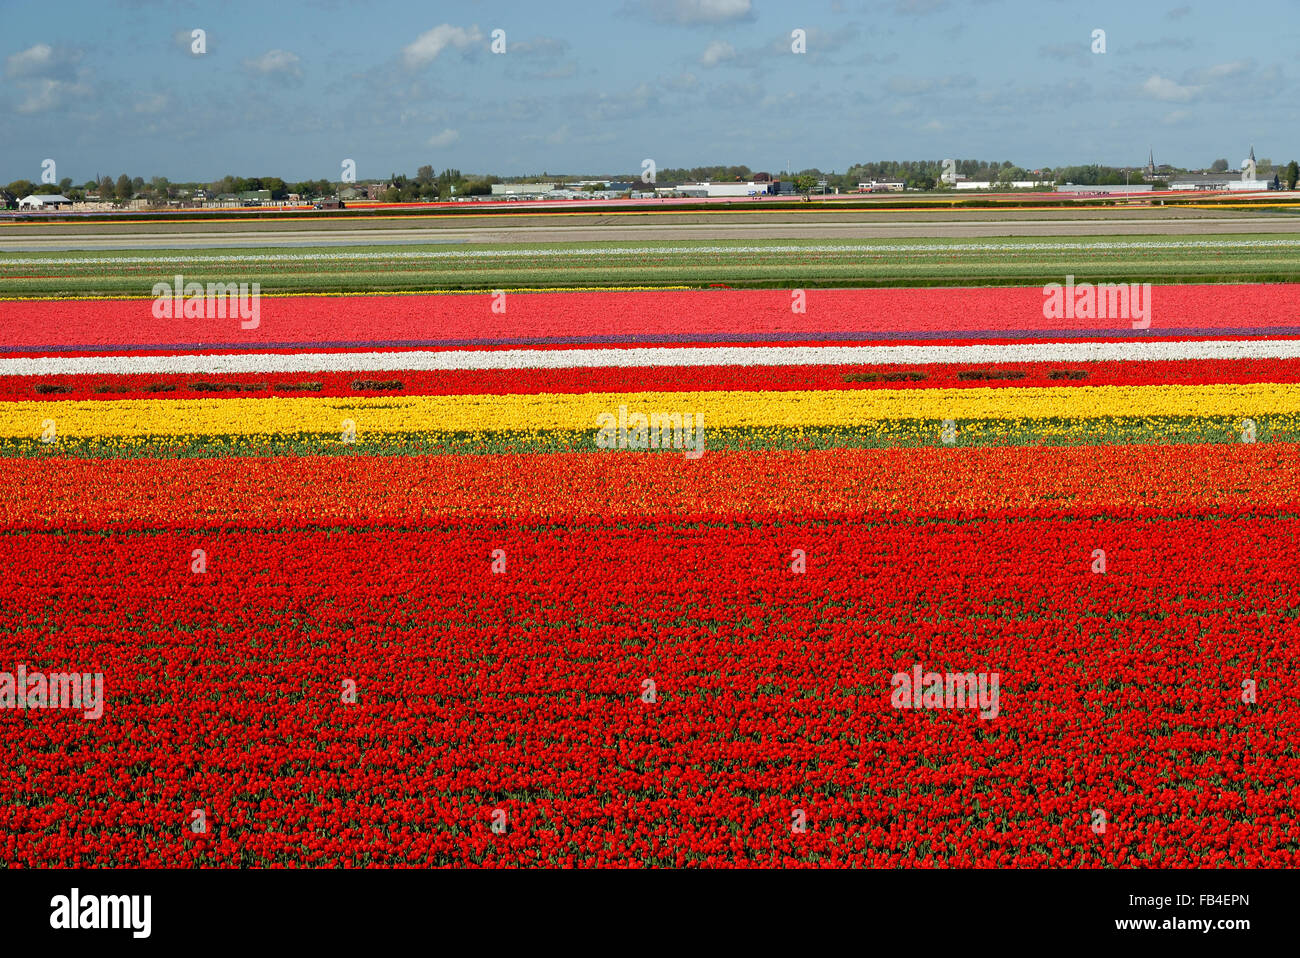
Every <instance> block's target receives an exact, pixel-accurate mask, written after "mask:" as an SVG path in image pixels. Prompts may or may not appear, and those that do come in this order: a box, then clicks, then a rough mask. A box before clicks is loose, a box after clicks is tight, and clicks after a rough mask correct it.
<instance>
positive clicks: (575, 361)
mask: <svg viewBox="0 0 1300 958" xmlns="http://www.w3.org/2000/svg"><path fill="white" fill-rule="evenodd" d="M1298 358H1300V340H1295V339H1283V340H1277V339H1250V340H1208V341H1199V342H1170V341H1159V342H1136V343H1135V342H1119V343H1114V342H1109V343H998V344H989V345H983V344H979V345H964V346H952V345H945V346H917V345H908V346H709V347H688V348H682V347H662V346H655V347H633V348H627V349H505V350H492V351H486V352H483V351H464V350H404V351H400V352H373V351H369V352H349V353H291V354H285V353H269V354H267V353H264V354H253V355H248V354H245V355H235V356H229V355H223V356H213V355H184V356H40V357H25V358H0V376H78V375H87V376H88V375H95V374H104V373H114V374H123V375H143V374H169V373H179V374H185V375H198V374H219V373H318V372H319V373H327V372H389V371H398V370H413V371H420V370H465V369H469V370H476V369H576V368H597V367H622V368H632V367H641V366H820V365H828V366H860V365H884V364H900V365H901V364H907V365H917V364H920V365H925V364H935V363H1018V362H1123V361H1143V360H1165V361H1170V360H1175V361H1176V360H1210V359H1298Z"/></svg>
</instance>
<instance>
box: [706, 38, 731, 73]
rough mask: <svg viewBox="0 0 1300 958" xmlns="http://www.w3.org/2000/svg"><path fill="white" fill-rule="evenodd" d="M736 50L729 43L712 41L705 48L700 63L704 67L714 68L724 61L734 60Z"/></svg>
mask: <svg viewBox="0 0 1300 958" xmlns="http://www.w3.org/2000/svg"><path fill="white" fill-rule="evenodd" d="M735 56H736V48H735V47H733V46H732V45H731V44H730V43H724V42H722V41H721V40H714V41H713V42H712V43H710V44H709V45H708V47H706V48H705V50H704V53H703V54H702V55H701V56H700V63H701V65H703V66H706V67H716V66H717V65H718V64H719V63H721V62H722V61H724V60H732V59H735Z"/></svg>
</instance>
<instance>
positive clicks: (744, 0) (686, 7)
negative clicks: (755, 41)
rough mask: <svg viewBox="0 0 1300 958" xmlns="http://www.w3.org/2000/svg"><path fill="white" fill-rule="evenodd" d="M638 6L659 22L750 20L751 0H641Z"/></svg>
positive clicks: (752, 13)
mask: <svg viewBox="0 0 1300 958" xmlns="http://www.w3.org/2000/svg"><path fill="white" fill-rule="evenodd" d="M636 7H637V8H638V9H640V10H641V11H642V12H643V13H646V14H648V15H649V16H650V17H651V19H653V20H656V21H658V22H659V23H676V24H681V25H689V24H693V23H729V22H731V21H734V20H749V19H751V18H752V17H753V15H754V11H753V7H752V5H751V3H750V0H640V2H639V3H638V4H636Z"/></svg>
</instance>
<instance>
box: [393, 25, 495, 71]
mask: <svg viewBox="0 0 1300 958" xmlns="http://www.w3.org/2000/svg"><path fill="white" fill-rule="evenodd" d="M482 42H483V34H482V33H480V32H479V28H478V26H472V27H470V28H469V29H468V30H466V29H465V28H464V27H453V26H452V25H451V24H450V23H443V24H439V25H438V26H436V27H434V28H433V29H432V30H426V31H425V32H424V33H422V34H420V35H419V36H418V37H416V38H415V40H414V42H412V43H408V44H407V45H406V46H404V47H403V48H402V60H403V62H404V63H405V64H406V65H407V66H408V67H410V68H411V69H416V68H418V67H422V66H427V65H428V64H430V63H432V62H433V61H434V60H436V59H438V54H440V53H442V51H443V50H445V49H447V48H448V47H455V48H456V49H458V50H463V49H465V48H466V47H469V46H473V45H475V44H479V43H482Z"/></svg>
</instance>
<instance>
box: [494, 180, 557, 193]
mask: <svg viewBox="0 0 1300 958" xmlns="http://www.w3.org/2000/svg"><path fill="white" fill-rule="evenodd" d="M554 189H555V184H554V183H493V184H492V195H493V196H540V195H541V194H542V193H550V192H551V191H553V190H554Z"/></svg>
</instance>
